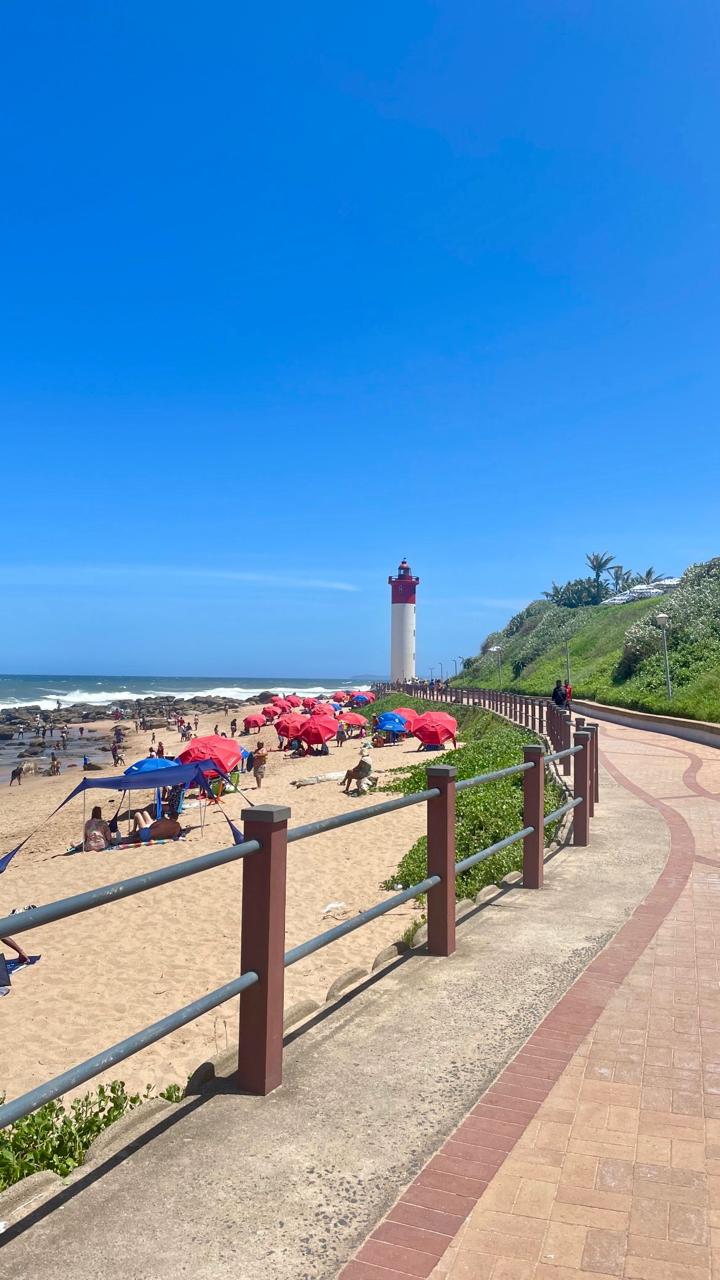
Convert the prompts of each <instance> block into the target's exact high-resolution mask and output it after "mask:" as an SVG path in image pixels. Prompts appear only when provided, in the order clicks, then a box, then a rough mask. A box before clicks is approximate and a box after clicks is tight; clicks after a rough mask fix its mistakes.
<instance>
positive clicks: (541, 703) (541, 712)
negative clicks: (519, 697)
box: [537, 698, 545, 733]
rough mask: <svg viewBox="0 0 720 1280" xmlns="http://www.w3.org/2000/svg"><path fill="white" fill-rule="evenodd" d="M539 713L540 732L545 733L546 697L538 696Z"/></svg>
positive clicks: (538, 724) (538, 726) (538, 725)
mask: <svg viewBox="0 0 720 1280" xmlns="http://www.w3.org/2000/svg"><path fill="white" fill-rule="evenodd" d="M537 713H538V722H537V729H538V733H544V732H545V700H544V698H538V704H537Z"/></svg>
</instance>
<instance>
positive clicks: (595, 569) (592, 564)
mask: <svg viewBox="0 0 720 1280" xmlns="http://www.w3.org/2000/svg"><path fill="white" fill-rule="evenodd" d="M585 563H586V564H587V565H588V566H589V568H590V569H591V570H592V574H593V577H594V579H595V603H596V604H599V603H600V599H601V591H600V583H601V581H602V576H603V574H604V573H607V572H608V570H609V569H611V568H612V567H613V556H612V552H610V551H591V552H590V553H589V555H586V556H585Z"/></svg>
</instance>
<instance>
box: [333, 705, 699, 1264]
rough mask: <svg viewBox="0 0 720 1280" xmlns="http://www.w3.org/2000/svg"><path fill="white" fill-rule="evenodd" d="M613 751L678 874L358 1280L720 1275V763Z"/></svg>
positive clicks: (388, 1224) (659, 743) (639, 746)
mask: <svg viewBox="0 0 720 1280" xmlns="http://www.w3.org/2000/svg"><path fill="white" fill-rule="evenodd" d="M601 744H602V763H603V765H604V770H605V772H606V775H607V774H608V773H609V774H610V776H611V777H612V778H613V779H614V780H615V781H616V782H617V783H618V784H620V786H622V787H623V788H624V789H625V791H626V793H627V794H628V796H632V797H634V798H637V799H640V800H642V802H643V803H644V804H645V805H646V806H647V813H648V838H649V839H652V827H651V816H652V817H654V816H655V815H658V814H659V815H660V816H661V817H662V819H663V822H664V824H665V825H666V828H667V831H668V833H669V837H670V854H669V857H668V860H667V864H666V866H665V868H664V870H663V872H662V874H661V875H660V877H659V879H658V881H657V883H656V885H655V887H654V888H653V889H652V891H651V892H650V893H649V894H648V896H647V897H646V898H645V900H644V902H642V903H641V904H640V905H639V906H638V907H637V908H636V910H635V911H634V913H633V915H632V917H631V919H630V920H629V921H628V922H627V924H625V925H624V926H623V928H622V929H620V931H619V932H618V933H617V935H616V936H615V938H614V939H613V941H611V942H610V944H609V945H608V946H607V947H606V949H605V950H604V951H603V952H601V953H600V954H599V955H598V956H597V958H596V959H594V960H593V961H592V962H591V963H590V964H589V966H588V967H587V968H586V970H585V972H584V973H583V975H582V976H581V977H580V978H578V980H577V981H576V982H575V983H574V985H573V986H572V987H571V988H570V990H569V991H568V992H567V993H566V994H565V995H564V996H563V998H562V999H561V1000H560V1001H559V1002H558V1003H557V1004H556V1005H555V1008H554V1009H553V1010H552V1011H551V1012H550V1013H549V1014H548V1015H547V1016H546V1017H545V1018H544V1020H543V1021H542V1022H541V1023H540V1025H539V1026H538V1028H537V1030H536V1031H535V1032H534V1033H533V1035H532V1036H531V1037H530V1039H529V1040H528V1041H527V1043H526V1044H525V1045H524V1047H523V1049H522V1050H521V1051H520V1053H519V1054H518V1055H517V1056H516V1057H515V1058H514V1060H513V1061H512V1062H511V1063H510V1064H509V1065H508V1066H507V1067H506V1068H505V1070H504V1071H503V1072H502V1073H501V1075H500V1076H499V1077H498V1079H497V1080H496V1082H495V1083H494V1084H493V1085H492V1087H491V1088H490V1089H489V1090H488V1091H486V1092H485V1093H484V1094H482V1095H481V1096H480V1098H479V1099H478V1103H477V1105H476V1106H475V1107H474V1108H472V1110H471V1111H470V1112H469V1114H468V1115H467V1117H466V1119H465V1120H464V1121H463V1122H462V1124H461V1125H460V1126H459V1128H458V1129H457V1130H456V1131H455V1132H454V1133H453V1134H452V1136H451V1138H450V1139H449V1140H448V1142H446V1143H445V1144H444V1146H443V1147H442V1148H441V1150H440V1152H439V1153H438V1154H437V1155H436V1156H435V1158H434V1159H433V1160H432V1161H430V1163H429V1164H428V1166H426V1169H425V1170H424V1171H423V1172H422V1173H421V1174H420V1176H419V1177H418V1178H417V1179H416V1180H415V1181H414V1182H413V1183H412V1184H410V1185H409V1186H408V1187H406V1188H405V1190H404V1191H403V1193H402V1195H401V1196H400V1198H399V1199H398V1202H397V1203H396V1205H395V1206H394V1208H393V1209H392V1210H391V1211H390V1213H389V1214H388V1215H387V1217H386V1219H385V1220H384V1221H383V1222H382V1223H381V1224H380V1226H379V1227H378V1228H376V1230H375V1231H374V1232H373V1233H372V1235H371V1236H370V1238H369V1239H368V1240H367V1241H366V1242H365V1243H364V1245H363V1246H362V1247H361V1249H360V1250H359V1251H358V1253H357V1255H356V1258H355V1259H354V1260H353V1261H351V1262H350V1263H349V1264H348V1265H347V1266H345V1267H344V1268H343V1269H342V1270H341V1272H340V1274H341V1276H342V1280H400V1278H401V1277H404V1278H407V1277H408V1276H414V1277H432V1280H601V1277H608V1276H626V1277H634V1278H635V1280H718V1277H720V982H719V979H720V973H719V971H718V970H719V964H720V804H718V800H719V799H720V753H718V752H717V750H713V749H712V748H707V747H702V746H695V745H694V744H690V743H685V742H682V741H681V740H679V739H673V738H666V737H662V738H661V737H659V736H658V735H655V734H652V733H645V732H642V731H637V730H629V729H624V728H619V727H616V726H610V725H603V726H602V727H601ZM430 1170H432V1176H428V1174H429V1171H430Z"/></svg>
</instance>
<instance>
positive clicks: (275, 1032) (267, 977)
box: [237, 804, 290, 1095]
mask: <svg viewBox="0 0 720 1280" xmlns="http://www.w3.org/2000/svg"><path fill="white" fill-rule="evenodd" d="M289 817H290V810H289V809H288V808H286V806H285V805H275V804H258V805H255V807H254V808H253V809H244V810H243V812H242V824H243V834H244V838H245V839H246V840H258V841H259V842H260V844H261V845H262V848H261V850H260V852H259V853H253V854H250V855H249V857H247V858H244V859H243V888H242V935H241V939H240V972H241V973H247V972H248V971H249V970H254V972H255V973H257V975H258V978H259V982H256V983H255V985H254V986H252V987H248V989H247V991H243V992H242V994H241V996H240V1043H239V1049H238V1071H237V1077H238V1084H239V1086H240V1088H241V1089H244V1090H246V1092H247V1093H256V1094H261V1095H264V1094H266V1093H271V1092H272V1090H273V1089H277V1087H278V1085H280V1084H282V1055H283V996H284V989H285V874H286V862H287V824H288V818H289Z"/></svg>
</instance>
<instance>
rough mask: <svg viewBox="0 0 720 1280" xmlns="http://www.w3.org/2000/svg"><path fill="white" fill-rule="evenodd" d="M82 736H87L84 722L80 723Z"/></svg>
mask: <svg viewBox="0 0 720 1280" xmlns="http://www.w3.org/2000/svg"><path fill="white" fill-rule="evenodd" d="M80 737H81V738H84V737H85V725H84V724H81V725H80Z"/></svg>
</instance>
